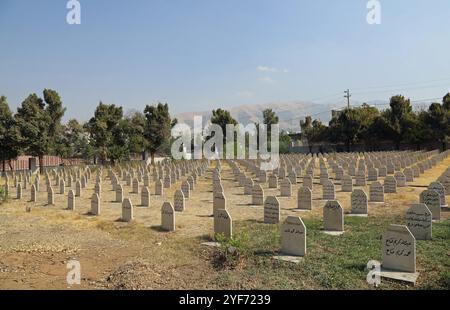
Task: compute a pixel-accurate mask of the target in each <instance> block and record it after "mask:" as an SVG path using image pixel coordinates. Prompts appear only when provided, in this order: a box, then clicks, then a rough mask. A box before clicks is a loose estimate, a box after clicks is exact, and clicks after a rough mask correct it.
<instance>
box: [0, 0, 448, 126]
mask: <svg viewBox="0 0 450 310" xmlns="http://www.w3.org/2000/svg"><path fill="white" fill-rule="evenodd" d="M67 2H68V1H67V0H39V1H30V0H0V42H1V46H0V94H3V95H5V96H7V98H8V102H9V104H10V106H11V107H12V108H13V109H14V110H15V109H16V107H17V106H18V105H20V103H21V102H22V101H23V100H24V99H25V98H26V97H27V96H28V94H30V93H37V94H39V95H41V96H42V91H43V89H44V88H51V89H55V90H57V91H58V92H59V94H60V95H61V97H62V100H63V103H64V105H65V106H66V107H67V112H66V116H65V119H69V118H78V119H80V120H84V121H85V120H88V119H89V118H90V117H91V116H92V115H93V112H94V110H95V107H96V106H97V104H98V103H99V101H100V100H101V101H103V102H104V103H108V104H118V105H121V106H123V107H124V109H125V110H129V109H136V110H141V111H142V110H143V109H144V107H145V105H147V104H149V105H150V104H155V103H157V102H167V103H169V106H170V110H171V113H172V114H174V115H175V114H178V113H181V112H191V111H204V110H211V109H213V108H218V107H222V108H227V107H232V106H236V105H242V104H262V103H267V102H272V101H291V100H300V101H302V100H303V101H310V100H312V101H315V102H344V100H345V99H344V98H343V95H344V93H343V91H344V90H346V89H350V91H351V92H352V100H356V101H360V102H363V101H368V100H388V99H389V97H390V96H392V95H395V94H398V93H401V94H403V95H405V96H407V97H410V98H411V100H416V101H420V100H424V99H427V100H428V99H432V98H442V97H443V96H444V95H445V93H447V92H449V91H450V23H449V22H448V20H449V19H448V17H449V14H450V13H449V12H450V1H448V0H432V1H423V0H409V1H407V0H395V1H393V0H389V1H388V0H380V3H381V24H379V25H369V24H368V23H367V21H366V16H367V14H368V12H369V10H368V9H367V7H366V5H367V0H345V1H331V0H309V1H302V0H221V1H219V0H132V1H119V0H79V2H80V3H81V24H80V25H69V24H68V23H67V22H66V15H67V13H68V12H69V10H68V9H67V8H66V4H67ZM425 101H426V100H425Z"/></svg>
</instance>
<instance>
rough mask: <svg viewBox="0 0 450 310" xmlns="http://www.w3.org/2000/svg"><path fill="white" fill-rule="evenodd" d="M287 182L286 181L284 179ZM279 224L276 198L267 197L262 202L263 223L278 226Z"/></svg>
mask: <svg viewBox="0 0 450 310" xmlns="http://www.w3.org/2000/svg"><path fill="white" fill-rule="evenodd" d="M285 180H287V179H285ZM279 222H280V202H279V201H278V199H277V197H274V196H268V197H267V198H266V201H265V202H264V223H266V224H278V223H279Z"/></svg>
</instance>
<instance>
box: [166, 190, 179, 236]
mask: <svg viewBox="0 0 450 310" xmlns="http://www.w3.org/2000/svg"><path fill="white" fill-rule="evenodd" d="M180 192H181V191H180ZM181 194H183V193H181ZM161 229H162V230H165V231H175V209H174V208H173V206H172V204H171V203H170V202H167V201H166V202H164V204H163V205H162V208H161Z"/></svg>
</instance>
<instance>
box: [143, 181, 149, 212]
mask: <svg viewBox="0 0 450 310" xmlns="http://www.w3.org/2000/svg"><path fill="white" fill-rule="evenodd" d="M141 207H147V208H148V207H150V190H149V189H148V187H147V186H144V187H143V188H142V191H141Z"/></svg>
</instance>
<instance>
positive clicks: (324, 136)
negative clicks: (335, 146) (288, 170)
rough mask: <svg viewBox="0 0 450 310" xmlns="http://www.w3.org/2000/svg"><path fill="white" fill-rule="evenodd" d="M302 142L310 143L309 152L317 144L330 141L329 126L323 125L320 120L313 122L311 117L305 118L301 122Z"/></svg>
mask: <svg viewBox="0 0 450 310" xmlns="http://www.w3.org/2000/svg"><path fill="white" fill-rule="evenodd" d="M300 128H301V136H302V140H303V141H305V140H306V142H307V143H308V148H309V152H310V153H312V148H313V147H314V145H316V144H317V143H320V142H323V141H326V140H328V131H327V126H325V125H324V124H322V122H321V121H320V120H317V119H315V120H312V118H311V116H307V117H305V120H301V121H300Z"/></svg>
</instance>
